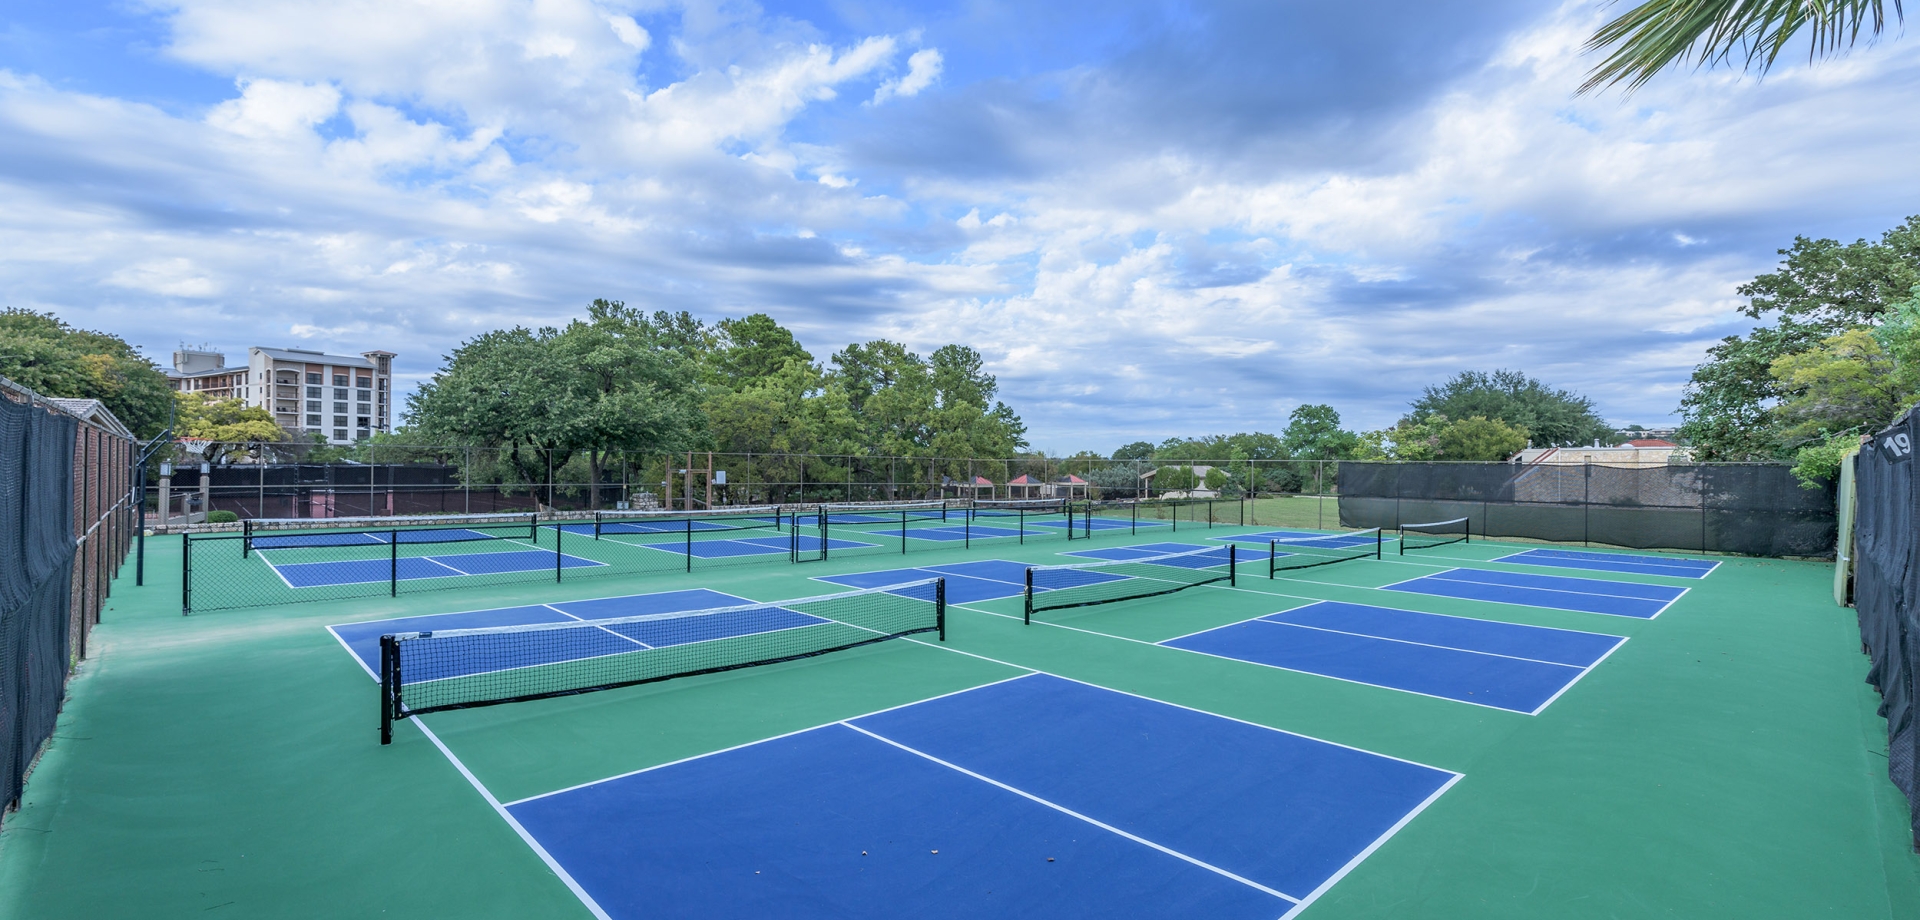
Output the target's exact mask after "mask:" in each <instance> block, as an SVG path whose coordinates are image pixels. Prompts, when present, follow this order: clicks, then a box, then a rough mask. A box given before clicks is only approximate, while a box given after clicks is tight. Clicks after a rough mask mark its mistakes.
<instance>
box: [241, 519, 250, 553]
mask: <svg viewBox="0 0 1920 920" xmlns="http://www.w3.org/2000/svg"><path fill="white" fill-rule="evenodd" d="M252 552H253V519H252V518H248V519H246V520H244V521H241V522H240V558H242V559H245V558H247V556H249V555H251V554H252Z"/></svg>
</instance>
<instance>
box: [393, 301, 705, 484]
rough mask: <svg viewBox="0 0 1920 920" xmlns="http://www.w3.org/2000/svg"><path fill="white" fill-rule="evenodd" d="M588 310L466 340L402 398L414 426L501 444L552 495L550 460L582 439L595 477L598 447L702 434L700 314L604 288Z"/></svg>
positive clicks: (669, 442) (660, 449) (557, 464)
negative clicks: (560, 324) (668, 309)
mask: <svg viewBox="0 0 1920 920" xmlns="http://www.w3.org/2000/svg"><path fill="white" fill-rule="evenodd" d="M587 314H588V315H587V319H585V320H575V321H574V322H572V323H570V324H569V325H568V326H567V328H566V329H565V330H559V329H553V328H550V327H549V328H541V329H538V330H529V329H526V328H522V327H515V328H513V329H503V330H495V331H493V332H488V333H485V334H483V335H480V336H476V337H475V338H473V339H469V340H468V341H466V342H464V343H462V344H461V346H460V347H459V348H457V349H455V350H454V352H453V354H452V355H449V356H448V357H447V363H446V365H445V366H444V367H443V368H442V369H441V370H440V371H439V372H437V373H435V374H434V376H433V378H432V379H431V380H429V381H427V382H426V383H424V384H422V385H421V386H420V388H419V389H418V390H416V391H415V392H414V394H413V395H412V396H410V397H409V398H408V400H407V411H408V415H409V416H410V417H411V419H412V423H413V426H414V427H415V428H416V429H417V430H418V431H419V432H420V433H421V434H422V435H423V436H424V437H426V438H428V439H430V440H432V441H434V442H436V443H449V444H464V445H471V446H475V447H497V448H502V449H503V450H504V451H505V454H504V460H505V462H506V463H507V465H508V466H509V467H511V469H512V470H513V471H514V473H515V475H517V476H518V477H519V481H521V482H539V483H542V484H543V485H544V487H545V492H546V501H547V503H548V504H551V503H552V502H553V498H554V495H553V471H555V470H558V469H560V468H561V467H564V466H565V465H566V464H567V462H568V461H569V460H570V459H571V458H572V457H573V455H574V454H575V453H576V452H578V451H586V452H587V455H588V458H589V463H590V468H591V469H592V475H594V477H595V482H596V483H597V481H598V473H599V463H600V462H601V461H602V459H604V454H603V451H605V450H606V449H621V450H627V451H631V452H634V453H642V454H644V453H671V452H675V451H681V450H690V449H693V448H695V447H696V446H698V444H699V442H700V441H701V440H702V438H703V437H704V423H705V418H704V416H703V415H702V414H701V413H700V412H699V411H698V404H699V402H700V398H701V396H702V393H703V390H702V388H701V385H700V380H699V377H700V372H699V368H698V364H697V362H698V360H699V356H700V355H701V354H703V352H701V351H700V350H699V349H700V348H701V347H702V346H701V344H700V343H701V341H702V338H703V336H704V333H703V332H702V331H701V327H700V326H699V324H698V322H697V321H695V320H693V319H692V317H691V316H690V315H688V314H685V313H680V314H670V313H665V312H657V313H654V314H652V315H651V316H647V315H645V314H643V313H642V312H641V311H639V310H637V309H633V308H629V307H627V306H626V305H625V304H623V303H621V302H619V301H609V300H596V301H594V302H593V303H592V304H590V305H589V306H588V310H587ZM593 491H594V492H596V493H597V491H598V489H597V487H596V488H595V489H594V490H593ZM590 497H597V496H590Z"/></svg>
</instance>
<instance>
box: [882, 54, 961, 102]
mask: <svg viewBox="0 0 1920 920" xmlns="http://www.w3.org/2000/svg"><path fill="white" fill-rule="evenodd" d="M945 63H946V62H945V59H943V58H942V57H941V56H940V49H938V48H927V49H924V50H921V51H915V52H914V53H913V55H912V56H911V57H908V58H907V72H906V74H905V75H903V76H901V77H900V78H899V79H897V80H888V81H887V82H885V83H882V84H880V88H879V89H877V90H874V91H873V104H874V105H879V104H880V103H882V102H885V101H887V100H888V99H892V98H895V97H903V98H904V97H907V96H918V95H920V91H921V90H923V89H926V88H927V87H929V86H932V85H933V81H935V80H938V79H940V68H941V66H942V65H943V64H945Z"/></svg>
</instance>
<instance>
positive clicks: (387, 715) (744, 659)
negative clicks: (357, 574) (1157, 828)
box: [380, 578, 947, 744]
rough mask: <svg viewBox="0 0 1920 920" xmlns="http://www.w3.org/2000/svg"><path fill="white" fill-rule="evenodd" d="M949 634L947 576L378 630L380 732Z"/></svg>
mask: <svg viewBox="0 0 1920 920" xmlns="http://www.w3.org/2000/svg"><path fill="white" fill-rule="evenodd" d="M919 633H937V634H938V637H939V639H940V641H942V642H944V641H946V637H947V631H946V580H945V579H941V578H930V579H926V580H924V581H916V582H908V583H905V584H899V585H891V586H887V587H883V588H870V589H866V590H862V591H848V592H844V593H841V594H829V595H824V596H820V597H809V598H801V599H799V600H790V601H777V602H773V603H767V604H747V605H741V606H735V607H720V608H714V609H708V610H692V611H683V612H677V613H656V614H645V615H641V616H631V617H618V618H613V619H600V620H575V621H567V622H561V623H540V624H533V625H526V626H499V627H487V628H477V629H444V630H435V631H432V632H406V633H394V634H391V635H385V636H381V637H380V695H381V702H380V743H381V744H387V743H390V742H391V741H392V740H393V722H394V720H396V719H405V718H408V717H410V716H417V715H424V714H426V713H430V712H442V711H446V710H450V709H468V708H472V707H476V706H492V705H496V704H500V703H514V702H521V701H525V700H538V699H546V698H549V697H556V696H569V695H572V694H577V693H589V692H592V691H596V690H611V689H613V688H616V687H630V686H633V685H635V684H644V683H651V682H653V681H660V680H668V679H671V678H675V677H690V676H693V675H696V674H713V673H717V672H720V671H731V670H735V669H737V668H748V667H754V666H756V665H763V664H774V663H776V662H782V661H793V660H795V659H799V658H808V657H812V656H814V655H821V654H825V653H827V652H836V651H842V650H845V649H850V648H856V647H859V646H862V645H868V644H871V643H875V642H884V641H886V640H888V639H898V638H900V637H903V636H911V635H915V634H919Z"/></svg>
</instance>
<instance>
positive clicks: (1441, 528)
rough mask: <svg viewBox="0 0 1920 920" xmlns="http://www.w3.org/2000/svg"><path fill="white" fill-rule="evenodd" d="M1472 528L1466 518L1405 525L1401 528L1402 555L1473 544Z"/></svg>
mask: <svg viewBox="0 0 1920 920" xmlns="http://www.w3.org/2000/svg"><path fill="white" fill-rule="evenodd" d="M1471 530H1472V528H1471V526H1469V524H1468V522H1467V519H1466V518H1463V517H1462V518H1454V519H1453V520H1451V521H1434V522H1433V523H1430V524H1403V525H1401V527H1400V555H1402V556H1404V555H1406V554H1407V550H1410V549H1413V550H1421V549H1432V548H1434V547H1436V546H1446V545H1447V544H1449V543H1470V542H1472V536H1473V535H1472V533H1471Z"/></svg>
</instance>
